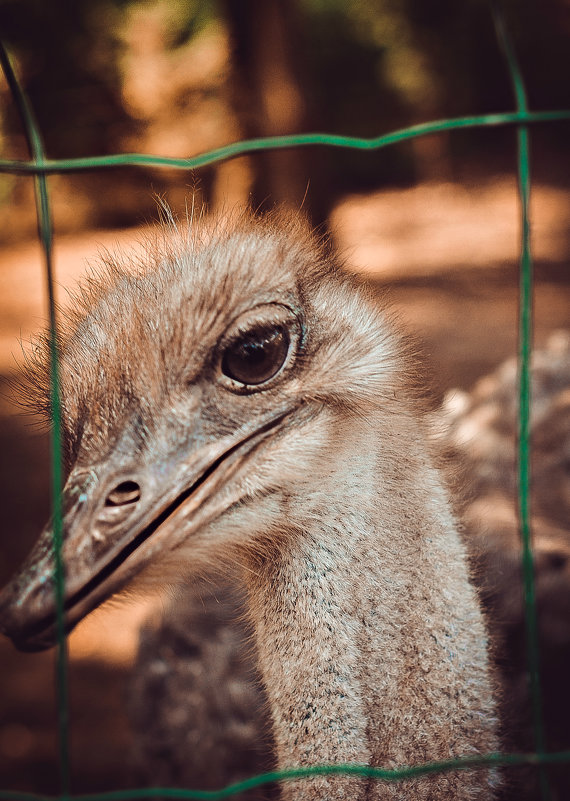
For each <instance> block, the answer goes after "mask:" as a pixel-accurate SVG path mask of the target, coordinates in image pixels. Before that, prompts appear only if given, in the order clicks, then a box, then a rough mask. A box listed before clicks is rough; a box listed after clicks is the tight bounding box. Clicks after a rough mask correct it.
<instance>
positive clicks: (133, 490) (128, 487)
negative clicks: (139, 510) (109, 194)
mask: <svg viewBox="0 0 570 801" xmlns="http://www.w3.org/2000/svg"><path fill="white" fill-rule="evenodd" d="M140 497H141V488H140V487H139V485H138V484H137V483H136V482H135V481H123V482H121V483H120V484H118V485H117V486H116V487H115V489H114V490H111V492H110V493H109V494H108V495H107V498H106V500H105V506H126V505H127V504H129V503H136V502H137V501H138V500H139V498H140Z"/></svg>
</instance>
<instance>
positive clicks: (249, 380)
mask: <svg viewBox="0 0 570 801" xmlns="http://www.w3.org/2000/svg"><path fill="white" fill-rule="evenodd" d="M288 351H289V334H288V332H287V329H286V328H284V327H277V328H276V327H271V328H254V329H253V330H251V331H248V332H247V333H246V334H243V335H242V336H241V337H239V338H238V339H236V340H235V341H234V342H232V343H231V344H230V345H228V347H227V348H226V349H225V351H224V353H223V356H222V373H223V374H224V375H226V376H228V378H232V379H233V380H234V381H239V382H240V384H249V385H256V384H263V383H264V382H265V381H269V379H270V378H273V376H274V375H276V373H278V372H279V370H280V369H281V367H282V366H283V364H284V362H285V359H286V358H287V353H288Z"/></svg>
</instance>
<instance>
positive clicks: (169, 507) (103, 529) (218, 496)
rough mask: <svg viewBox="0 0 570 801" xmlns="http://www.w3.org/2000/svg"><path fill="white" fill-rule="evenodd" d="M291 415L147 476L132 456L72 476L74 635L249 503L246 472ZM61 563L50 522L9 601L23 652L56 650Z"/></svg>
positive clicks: (179, 457)
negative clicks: (129, 461) (139, 578)
mask: <svg viewBox="0 0 570 801" xmlns="http://www.w3.org/2000/svg"><path fill="white" fill-rule="evenodd" d="M289 415H290V410H288V411H285V412H284V411H283V410H281V411H280V413H276V412H275V411H274V413H273V414H272V415H271V416H269V415H266V418H265V419H263V420H261V421H260V420H259V419H258V420H257V421H256V423H255V425H253V424H250V425H248V426H246V427H242V428H240V429H239V430H238V431H237V432H234V433H233V434H230V435H228V436H226V437H224V438H222V439H218V440H217V441H211V442H205V443H204V441H203V439H202V440H201V441H195V442H194V444H192V443H191V442H190V443H189V442H188V440H187V441H186V443H185V445H184V447H181V446H180V445H178V447H177V448H173V449H171V451H170V453H169V454H168V455H167V456H166V457H165V458H162V459H160V460H159V461H154V462H150V464H148V465H146V466H142V467H141V468H139V469H136V468H135V469H133V470H130V471H126V470H125V467H124V461H125V457H124V454H123V455H122V456H117V457H114V456H111V457H110V458H109V459H107V460H106V462H105V463H104V464H102V465H101V464H99V465H94V466H93V467H92V469H89V470H85V469H81V470H79V469H76V470H73V471H72V473H71V474H70V476H69V479H68V481H67V483H66V485H65V488H64V491H63V547H62V556H63V563H64V573H65V585H64V588H65V592H64V604H63V605H64V621H65V629H66V631H67V632H69V631H71V630H72V629H73V628H74V626H75V625H76V624H77V623H78V622H79V621H80V620H81V619H82V618H83V617H85V616H86V615H87V614H88V613H89V612H90V611H91V610H92V609H94V608H95V607H96V606H98V605H99V604H101V603H102V602H103V601H104V600H105V599H106V598H108V597H109V596H111V595H112V594H113V593H115V592H117V591H119V590H120V589H121V588H122V587H124V586H125V585H126V584H127V583H128V582H129V581H130V580H131V579H132V578H133V577H134V576H135V575H136V574H137V573H139V572H140V571H141V570H143V569H144V567H145V566H147V565H149V564H150V563H152V561H153V560H154V559H159V558H160V556H161V555H163V554H165V553H167V552H169V551H172V550H173V549H175V548H176V547H177V546H179V545H180V543H181V542H183V541H187V540H188V539H189V538H191V537H192V535H193V534H195V533H196V532H198V531H199V529H200V528H201V527H203V526H205V525H207V524H208V523H210V522H211V521H212V520H214V519H216V518H217V517H219V516H220V515H221V514H223V512H224V511H225V510H226V509H228V508H229V507H230V506H231V505H232V504H234V503H236V502H237V501H238V500H240V498H242V497H243V495H244V490H243V488H242V484H241V482H240V481H239V473H240V472H241V471H242V469H243V468H244V467H245V465H246V463H247V462H249V461H250V460H251V458H252V456H253V455H254V453H255V452H256V451H257V450H258V448H259V447H260V446H261V445H262V443H264V442H265V441H266V440H267V439H268V438H269V437H272V436H273V435H274V434H275V432H276V430H277V429H279V428H280V427H281V426H282V425H283V423H284V421H285V420H286V418H288V417H289ZM196 439H197V438H196ZM54 561H55V560H54V553H53V529H52V525H51V524H50V525H48V526H46V528H45V529H44V531H43V532H42V534H41V536H40V538H39V540H38V542H37V543H36V546H35V547H34V549H33V550H32V552H31V554H30V556H29V557H28V559H27V561H26V562H25V564H24V565H23V566H22V568H21V570H20V572H19V573H18V574H17V575H16V576H15V577H14V579H13V580H12V581H11V583H10V584H9V585H7V586H6V587H5V588H4V590H3V591H2V592H1V593H0V631H1V632H3V633H4V634H6V635H7V636H8V637H10V638H11V639H12V641H13V642H14V644H15V645H16V647H17V648H19V649H20V650H24V651H38V650H43V649H45V648H49V647H51V646H52V645H54V644H55V641H56V601H55V592H54V578H53V576H54Z"/></svg>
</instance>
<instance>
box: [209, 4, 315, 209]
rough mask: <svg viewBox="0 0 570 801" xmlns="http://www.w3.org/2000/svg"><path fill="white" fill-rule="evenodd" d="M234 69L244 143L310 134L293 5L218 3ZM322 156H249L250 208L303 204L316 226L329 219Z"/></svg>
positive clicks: (303, 152) (291, 151)
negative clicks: (251, 160) (251, 169)
mask: <svg viewBox="0 0 570 801" xmlns="http://www.w3.org/2000/svg"><path fill="white" fill-rule="evenodd" d="M222 10H223V13H224V16H225V18H226V21H227V24H228V28H229V32H230V36H231V41H232V51H233V52H232V55H233V64H234V70H235V78H236V80H235V86H236V89H235V92H234V97H233V103H234V107H235V109H236V113H237V115H238V118H239V119H240V121H241V124H242V126H243V132H244V135H245V136H246V137H247V138H252V137H260V136H279V135H282V134H292V133H299V132H302V131H305V132H306V131H310V130H312V129H313V125H314V123H313V120H312V119H311V114H310V112H309V109H310V108H311V102H310V97H311V91H310V89H311V86H310V80H309V76H308V75H307V72H308V70H307V67H306V64H305V63H304V58H303V54H304V46H303V45H304V42H303V36H302V25H301V24H300V23H301V20H300V11H299V8H298V6H297V3H296V2H295V0H271V2H267V0H222ZM322 161H323V152H322V150H317V149H313V148H312V149H310V150H309V149H307V148H288V149H287V150H274V151H267V152H263V153H260V154H258V155H256V156H255V157H254V165H255V179H254V185H253V191H252V194H253V205H254V206H255V207H259V206H261V207H263V206H266V207H271V206H273V205H274V204H275V203H279V204H283V205H286V206H289V207H293V208H297V209H298V208H300V207H301V205H302V206H303V208H304V210H305V211H306V212H308V214H309V215H310V217H311V218H312V220H313V222H314V223H315V224H320V223H321V222H323V221H324V220H325V219H326V215H327V212H328V211H329V200H328V198H329V197H330V193H329V192H328V191H327V189H326V187H325V185H324V183H323V174H324V170H323V169H322V167H321V163H322Z"/></svg>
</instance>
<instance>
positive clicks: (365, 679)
mask: <svg viewBox="0 0 570 801" xmlns="http://www.w3.org/2000/svg"><path fill="white" fill-rule="evenodd" d="M396 436H397V432H396ZM408 445H409V446H412V445H413V446H415V447H413V448H412V450H411V453H415V456H414V457H413V460H414V462H415V464H413V465H410V462H409V460H408V461H407V463H406V464H402V463H400V464H398V463H397V462H398V460H396V462H394V463H393V464H394V467H393V468H391V471H392V475H390V471H389V470H388V469H387V468H386V466H385V465H384V466H383V469H382V472H381V473H380V475H382V476H383V478H382V479H380V478H379V471H378V464H377V457H376V456H374V455H370V454H371V452H372V451H373V449H371V448H370V442H368V448H365V447H364V443H363V441H360V442H355V443H354V448H353V451H352V458H351V459H348V461H346V460H345V462H344V467H343V469H342V471H340V469H339V470H338V471H337V472H336V474H334V473H329V479H328V485H327V482H324V484H322V485H321V486H320V487H319V489H318V490H316V491H315V492H314V494H313V496H312V498H311V497H309V499H304V500H303V501H302V502H300V503H296V504H295V508H291V510H290V513H288V514H287V519H288V520H291V521H293V522H292V526H293V527H295V526H297V530H296V531H295V532H293V533H291V532H289V537H288V538H286V542H287V545H286V546H285V547H281V548H279V549H278V550H276V553H275V558H274V559H267V560H266V561H265V563H264V565H263V566H262V569H261V570H256V571H255V572H252V573H251V574H249V577H248V585H249V587H248V589H249V596H250V612H251V616H252V621H253V625H254V629H255V636H256V641H257V650H258V658H259V666H260V670H261V674H262V677H263V680H264V683H265V686H266V691H267V697H268V701H269V705H270V709H271V714H272V718H273V725H274V738H275V743H276V750H277V760H278V766H279V768H286V767H294V766H306V765H314V764H324V763H359V764H376V765H383V766H385V767H390V766H391V767H394V766H396V765H398V764H400V765H403V764H411V763H413V762H421V761H424V760H426V761H427V760H428V759H441V758H448V757H449V756H450V755H451V754H452V753H454V752H456V753H457V755H460V754H461V753H473V751H474V750H479V749H482V750H485V748H487V747H491V746H494V745H495V744H496V743H495V741H494V735H493V724H492V723H486V722H482V723H481V724H479V723H476V724H475V725H474V726H473V731H470V732H469V733H468V734H467V735H466V734H465V726H464V723H465V718H466V716H469V717H470V718H472V717H473V716H474V715H475V714H480V710H481V709H487V710H489V709H492V708H493V701H492V693H491V690H490V686H489V681H488V673H487V662H486V648H485V631H484V627H483V624H482V620H481V615H480V611H479V608H478V604H477V601H476V598H475V595H474V593H473V591H472V588H471V587H470V585H469V582H468V579H467V571H466V566H465V558H464V554H463V550H462V547H461V545H460V543H459V539H458V536H457V533H456V531H455V528H454V525H453V521H452V518H451V515H450V513H449V510H448V504H447V500H446V496H445V493H444V491H443V489H442V488H441V486H440V484H439V482H438V478H437V475H436V474H435V471H434V469H433V468H432V467H431V465H430V464H429V460H427V458H426V456H425V453H424V452H423V449H422V448H421V446H419V445H418V443H417V442H415V443H408ZM367 454H368V455H367ZM345 457H346V454H345ZM411 468H412V469H411ZM340 472H342V475H340ZM416 475H421V482H422V483H421V484H420V483H415V481H418V480H417V479H414V476H416ZM333 485H334V487H335V490H334V491H333ZM394 495H395V496H397V497H394ZM398 496H399V497H398ZM356 501H357V502H356ZM299 505H300V506H301V508H298V506H299ZM295 521H296V522H295ZM301 521H303V523H304V525H303V526H302V527H301V525H300V524H301ZM467 654H468V660H466V659H465V658H464V656H462V655H467ZM466 688H467V689H466ZM474 688H475V689H474ZM478 727H480V728H478ZM446 781H447V778H445V779H444V780H443V779H442V782H443V783H442V784H441V785H438V784H437V781H436V784H435V785H433V790H434V791H435V792H436V793H437V792H447V791H450V794H449V795H446V796H445V797H449V798H454V799H455V798H467V797H469V798H479V797H480V796H479V795H478V792H477V789H474V787H473V786H472V787H471V789H469V787H468V786H467V785H470V784H471V779H470V778H469V777H467V778H466V777H465V775H464V776H463V777H460V779H458V782H459V783H461V782H464V783H465V787H464V788H463V790H461V789H459V790H458V791H457V792H455V793H454V792H453V791H452V788H451V785H448V784H445V782H446ZM479 784H480V783H479ZM438 787H439V788H440V789H439V790H438ZM424 792H425V790H424ZM427 792H428V794H427V795H422V794H420V795H417V796H416V795H414V794H412V795H409V796H406V797H408V798H412V797H413V798H416V797H418V798H420V797H421V798H424V797H425V798H432V797H433V798H436V797H438V796H432V795H431V794H430V792H431V791H427ZM394 793H396V794H395V795H394ZM282 794H283V797H284V798H286V799H299V800H300V799H303V800H304V801H312V800H313V799H324V798H327V799H330V801H340V799H351V801H357V799H364V798H398V797H399V796H398V788H396V787H395V786H394V785H392V786H388V785H385V784H384V785H380V784H375V783H374V784H373V785H370V786H369V785H368V784H367V782H366V781H365V780H356V779H354V778H352V779H348V778H342V779H341V778H339V777H334V778H319V779H314V780H310V781H309V782H302V783H301V782H294V783H287V784H285V785H284V787H283V790H282Z"/></svg>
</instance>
